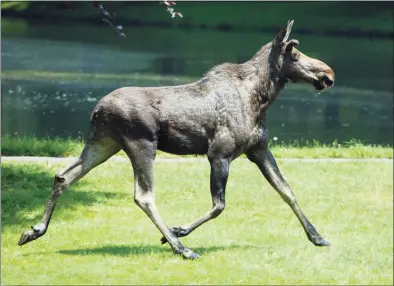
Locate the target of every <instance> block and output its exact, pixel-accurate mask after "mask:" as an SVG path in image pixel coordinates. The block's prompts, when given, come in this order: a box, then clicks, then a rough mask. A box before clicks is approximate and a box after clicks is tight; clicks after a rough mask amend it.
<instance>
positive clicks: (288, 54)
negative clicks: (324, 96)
mask: <svg viewBox="0 0 394 286" xmlns="http://www.w3.org/2000/svg"><path fill="white" fill-rule="evenodd" d="M293 23H294V21H289V22H288V23H287V25H286V26H285V27H284V28H283V29H282V30H281V31H280V32H279V33H278V35H276V37H275V38H274V40H273V41H272V49H271V56H272V57H273V58H272V60H274V61H275V62H276V65H277V69H278V72H279V77H280V78H284V79H286V80H287V79H289V80H291V81H292V82H304V83H309V84H312V85H313V86H314V87H315V89H316V90H319V91H321V90H324V89H325V88H329V87H331V86H332V85H333V84H334V72H333V70H332V69H331V68H330V67H329V66H328V65H327V64H325V63H323V62H322V61H319V60H317V59H313V58H310V57H308V56H307V55H305V54H303V53H301V52H300V51H299V50H297V49H296V48H295V47H296V46H298V44H299V42H298V40H295V39H291V40H289V35H290V32H291V28H292V26H293Z"/></svg>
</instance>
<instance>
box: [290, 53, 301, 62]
mask: <svg viewBox="0 0 394 286" xmlns="http://www.w3.org/2000/svg"><path fill="white" fill-rule="evenodd" d="M299 58H300V54H299V53H292V55H291V59H292V60H293V61H294V62H295V61H298V59H299Z"/></svg>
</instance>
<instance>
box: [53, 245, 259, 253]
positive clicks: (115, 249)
mask: <svg viewBox="0 0 394 286" xmlns="http://www.w3.org/2000/svg"><path fill="white" fill-rule="evenodd" d="M252 248H255V247H254V246H248V245H229V246H208V247H196V248H192V250H193V251H195V252H196V253H198V254H207V253H212V252H218V251H223V250H229V249H252ZM163 252H167V253H172V250H171V248H170V247H169V246H157V245H132V246H125V245H107V246H102V247H97V248H83V249H70V250H59V251H57V253H60V254H67V255H114V256H129V255H141V254H142V255H143V254H154V253H163Z"/></svg>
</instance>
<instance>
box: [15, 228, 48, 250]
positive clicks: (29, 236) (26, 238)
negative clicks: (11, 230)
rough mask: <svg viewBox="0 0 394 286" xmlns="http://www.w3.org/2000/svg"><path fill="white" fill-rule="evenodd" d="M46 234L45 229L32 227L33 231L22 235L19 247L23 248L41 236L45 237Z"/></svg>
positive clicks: (30, 230)
mask: <svg viewBox="0 0 394 286" xmlns="http://www.w3.org/2000/svg"><path fill="white" fill-rule="evenodd" d="M44 233H45V230H44V229H43V228H39V227H36V226H32V227H31V229H29V230H27V231H25V232H24V233H22V235H21V237H20V239H19V241H18V245H19V246H22V245H24V244H26V243H28V242H30V241H33V240H36V239H37V238H39V237H40V236H42V235H44Z"/></svg>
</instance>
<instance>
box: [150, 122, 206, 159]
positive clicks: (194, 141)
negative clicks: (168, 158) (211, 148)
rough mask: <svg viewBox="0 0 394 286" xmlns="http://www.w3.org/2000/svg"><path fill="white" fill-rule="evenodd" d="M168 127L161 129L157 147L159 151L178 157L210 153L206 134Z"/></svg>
mask: <svg viewBox="0 0 394 286" xmlns="http://www.w3.org/2000/svg"><path fill="white" fill-rule="evenodd" d="M162 127H163V126H162ZM166 127H167V128H161V129H160V132H159V139H158V146H157V148H158V149H159V150H161V151H164V152H167V153H172V154H177V155H192V154H206V153H207V152H208V140H207V138H206V136H205V134H204V132H202V131H200V132H199V131H198V130H191V129H174V128H168V126H166Z"/></svg>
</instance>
